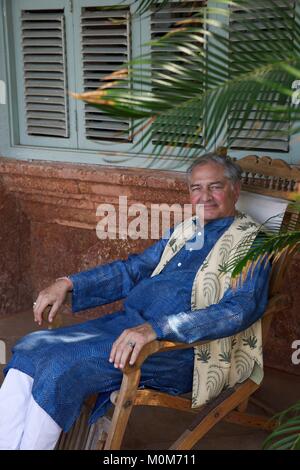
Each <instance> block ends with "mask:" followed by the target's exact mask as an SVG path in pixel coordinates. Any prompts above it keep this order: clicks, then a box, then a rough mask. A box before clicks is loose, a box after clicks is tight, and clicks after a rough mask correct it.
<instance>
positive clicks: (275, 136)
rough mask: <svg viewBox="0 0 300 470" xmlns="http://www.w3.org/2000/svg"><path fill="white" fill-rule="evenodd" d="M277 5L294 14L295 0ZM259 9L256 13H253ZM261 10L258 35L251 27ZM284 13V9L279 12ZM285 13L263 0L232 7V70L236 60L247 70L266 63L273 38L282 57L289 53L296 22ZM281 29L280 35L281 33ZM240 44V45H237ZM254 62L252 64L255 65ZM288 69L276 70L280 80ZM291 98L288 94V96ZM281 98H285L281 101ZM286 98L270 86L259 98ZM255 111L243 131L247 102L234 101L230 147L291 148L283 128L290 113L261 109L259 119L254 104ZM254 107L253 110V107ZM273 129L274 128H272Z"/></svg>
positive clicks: (270, 101)
mask: <svg viewBox="0 0 300 470" xmlns="http://www.w3.org/2000/svg"><path fill="white" fill-rule="evenodd" d="M276 5H277V6H278V7H279V8H280V9H281V11H282V12H284V13H285V15H286V13H287V12H288V14H289V16H290V17H291V18H293V17H294V7H295V2H294V1H286V0H285V1H283V0H278V1H277V2H276ZM254 13H255V17H254V16H253V15H254ZM257 13H259V17H260V18H261V19H262V20H261V21H260V22H259V21H257V19H256V25H255V26H256V27H258V28H259V29H260V30H261V37H257V35H256V37H254V35H253V33H252V31H251V21H253V20H254V19H255V18H257ZM279 13H280V12H279ZM283 18H284V16H283V15H282V17H280V14H278V10H277V9H276V10H275V11H274V9H272V8H271V7H270V6H269V7H268V6H266V5H264V4H263V3H262V4H260V3H259V2H257V3H256V2H253V6H251V10H250V11H249V10H247V11H246V10H242V9H241V8H239V7H231V11H230V19H229V59H230V70H231V73H232V71H233V73H234V70H235V69H236V68H235V67H236V64H237V63H238V64H239V66H241V63H242V66H243V70H244V71H245V73H246V72H247V71H250V70H251V68H252V67H253V64H255V62H256V61H257V60H259V62H260V63H261V64H262V65H263V62H264V57H266V62H267V56H268V51H269V50H270V49H269V47H268V44H270V42H272V48H273V45H274V42H275V44H276V50H277V54H278V60H280V58H284V57H286V54H287V53H288V50H291V49H292V47H293V31H292V22H291V24H290V23H289V24H288V25H287V24H286V23H284V21H283ZM278 31H280V39H279V37H278V36H279V35H278ZM254 40H255V45H256V47H255V54H253V47H252V46H253V41H254ZM241 43H242V46H243V52H242V53H241ZM236 45H238V47H236ZM251 66H252V67H251ZM284 78H285V76H284V72H278V73H276V79H277V81H278V82H280V81H281V82H282V83H283V82H284ZM287 99H288V98H286V100H287ZM279 100H281V101H279ZM282 100H283V98H282V97H280V95H279V94H278V93H276V91H270V90H269V89H262V92H261V94H260V96H259V101H261V102H262V103H265V104H270V105H272V104H274V103H277V104H278V105H279V104H284V102H283V101H282ZM251 109H252V110H253V111H252V112H250V114H249V117H248V118H247V120H245V122H244V124H243V127H244V129H243V130H242V131H239V130H238V129H239V126H240V125H241V122H242V121H243V120H244V113H245V105H243V102H242V100H241V99H239V101H237V102H236V103H233V107H232V109H231V111H232V113H234V117H233V114H232V113H229V119H228V134H229V137H230V138H231V139H232V141H231V144H230V147H231V148H236V149H259V150H273V151H282V152H288V151H289V138H288V136H287V135H283V133H282V131H286V130H288V128H289V116H288V115H285V116H284V115H282V114H281V115H279V116H278V118H275V115H270V114H269V115H265V116H264V114H263V112H261V113H262V114H261V116H260V117H261V118H259V119H257V118H256V119H255V110H256V109H257V108H255V105H254V106H253V108H251ZM250 111H251V110H250ZM270 129H271V130H272V131H271V130H270Z"/></svg>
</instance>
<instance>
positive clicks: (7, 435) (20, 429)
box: [0, 369, 62, 450]
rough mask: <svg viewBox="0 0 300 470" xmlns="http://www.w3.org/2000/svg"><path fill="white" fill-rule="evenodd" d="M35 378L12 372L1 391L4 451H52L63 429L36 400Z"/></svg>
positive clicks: (1, 444)
mask: <svg viewBox="0 0 300 470" xmlns="http://www.w3.org/2000/svg"><path fill="white" fill-rule="evenodd" d="M32 384H33V379H32V378H31V377H29V375H27V374H24V373H23V372H20V371H19V370H17V369H10V370H9V371H8V373H7V375H6V377H5V379H4V382H3V384H2V387H1V388H0V450H19V449H20V450H52V449H54V447H55V445H56V442H57V440H58V438H59V436H60V433H61V431H62V429H61V428H60V427H59V426H58V424H57V423H56V422H55V421H54V420H53V419H52V418H51V416H49V415H48V414H47V413H46V412H45V411H44V410H43V409H42V408H41V407H40V406H39V405H38V404H37V403H36V401H35V400H34V399H33V396H32V394H31V390H32Z"/></svg>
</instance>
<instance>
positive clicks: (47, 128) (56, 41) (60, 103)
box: [22, 10, 69, 138]
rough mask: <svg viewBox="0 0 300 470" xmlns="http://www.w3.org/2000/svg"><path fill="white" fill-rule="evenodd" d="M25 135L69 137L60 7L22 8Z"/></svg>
mask: <svg viewBox="0 0 300 470" xmlns="http://www.w3.org/2000/svg"><path fill="white" fill-rule="evenodd" d="M22 47H23V62H24V79H25V106H26V124H27V134H28V135H33V136H34V135H36V136H40V137H41V136H44V137H61V138H67V137H69V126H68V112H67V97H66V89H67V85H66V56H65V30H64V11H63V10H55V11H53V10H43V11H39V10H32V11H28V10H24V11H22Z"/></svg>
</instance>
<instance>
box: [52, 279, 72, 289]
mask: <svg viewBox="0 0 300 470" xmlns="http://www.w3.org/2000/svg"><path fill="white" fill-rule="evenodd" d="M58 281H65V282H66V284H67V286H68V291H71V290H73V282H72V281H71V279H70V278H69V277H68V276H62V277H58V278H57V279H55V282H58Z"/></svg>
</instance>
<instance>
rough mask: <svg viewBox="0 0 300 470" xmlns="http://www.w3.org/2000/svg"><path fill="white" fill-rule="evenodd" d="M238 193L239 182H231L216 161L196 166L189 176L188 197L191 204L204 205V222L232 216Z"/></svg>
mask: <svg viewBox="0 0 300 470" xmlns="http://www.w3.org/2000/svg"><path fill="white" fill-rule="evenodd" d="M239 194H240V184H239V183H235V184H234V183H232V182H231V180H229V179H228V178H227V177H226V176H225V175H224V168H223V167H222V166H221V165H218V164H216V163H205V164H203V165H198V166H196V167H195V168H194V169H193V171H192V174H191V178H190V198H191V203H192V204H193V206H195V205H196V204H203V205H204V222H208V221H210V220H214V219H219V218H221V217H228V216H232V215H234V213H235V203H236V201H237V200H238V197H239Z"/></svg>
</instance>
